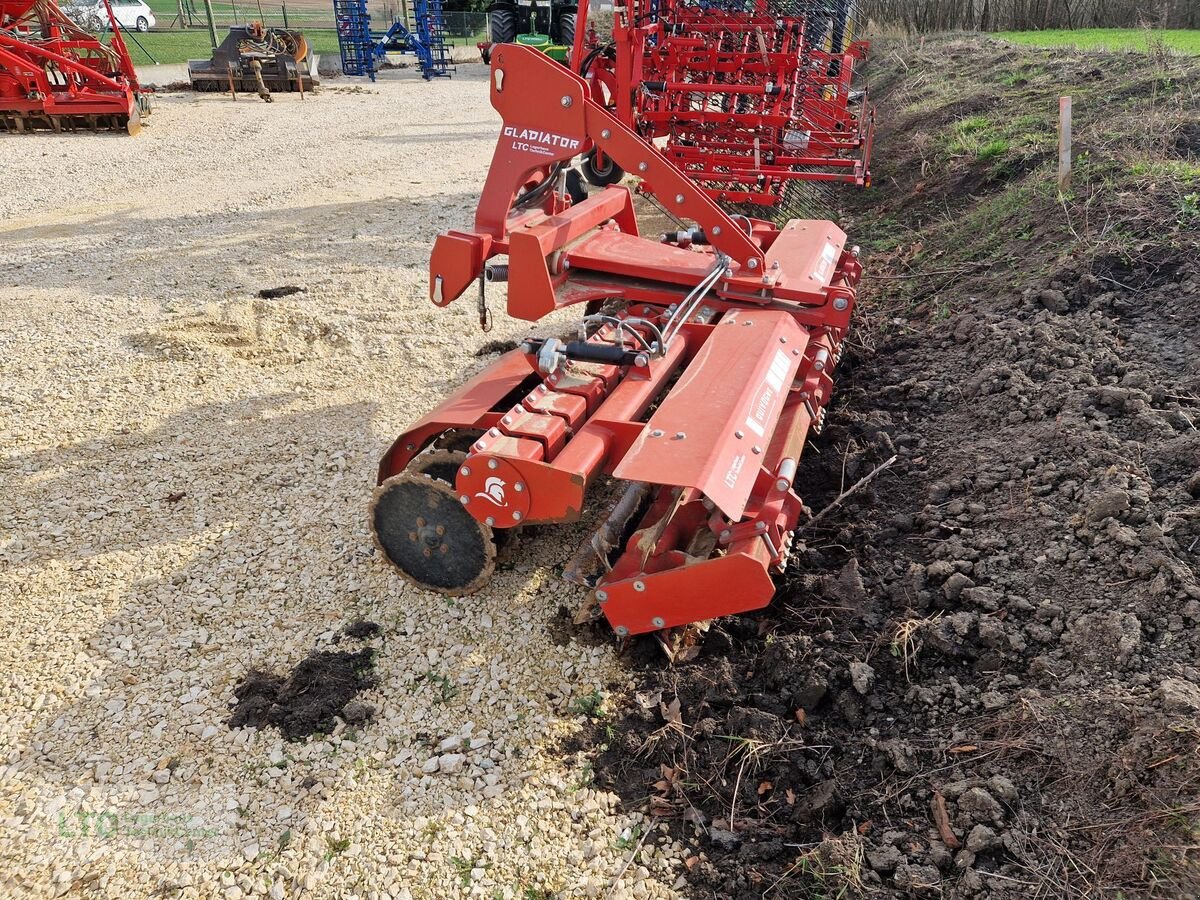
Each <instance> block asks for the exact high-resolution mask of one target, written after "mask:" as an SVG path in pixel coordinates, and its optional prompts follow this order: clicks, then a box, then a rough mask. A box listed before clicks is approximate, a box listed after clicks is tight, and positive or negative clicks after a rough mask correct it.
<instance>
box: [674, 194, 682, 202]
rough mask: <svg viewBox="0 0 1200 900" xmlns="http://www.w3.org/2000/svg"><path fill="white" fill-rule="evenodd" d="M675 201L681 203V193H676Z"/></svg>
mask: <svg viewBox="0 0 1200 900" xmlns="http://www.w3.org/2000/svg"><path fill="white" fill-rule="evenodd" d="M675 202H676V203H682V202H683V194H676V195H675Z"/></svg>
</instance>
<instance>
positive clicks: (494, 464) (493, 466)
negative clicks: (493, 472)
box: [488, 459, 500, 469]
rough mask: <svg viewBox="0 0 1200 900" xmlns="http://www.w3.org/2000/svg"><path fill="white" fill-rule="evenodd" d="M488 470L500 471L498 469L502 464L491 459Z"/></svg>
mask: <svg viewBox="0 0 1200 900" xmlns="http://www.w3.org/2000/svg"><path fill="white" fill-rule="evenodd" d="M488 468H489V469H498V468H500V463H498V462H496V460H494V459H489V460H488Z"/></svg>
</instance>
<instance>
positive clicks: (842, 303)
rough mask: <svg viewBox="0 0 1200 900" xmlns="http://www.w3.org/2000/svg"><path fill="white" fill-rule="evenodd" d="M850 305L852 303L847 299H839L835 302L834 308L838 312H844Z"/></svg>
mask: <svg viewBox="0 0 1200 900" xmlns="http://www.w3.org/2000/svg"><path fill="white" fill-rule="evenodd" d="M849 305H850V301H849V300H847V299H846V298H845V297H837V298H836V299H834V301H833V308H834V309H836V310H843V309H845V308H846V307H847V306H849Z"/></svg>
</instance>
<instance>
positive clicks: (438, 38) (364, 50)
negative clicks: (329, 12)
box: [333, 0, 454, 81]
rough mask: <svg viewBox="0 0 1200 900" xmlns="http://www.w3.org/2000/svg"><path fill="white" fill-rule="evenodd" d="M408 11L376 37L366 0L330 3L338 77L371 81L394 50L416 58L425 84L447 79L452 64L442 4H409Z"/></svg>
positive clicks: (434, 0) (418, 0) (424, 0)
mask: <svg viewBox="0 0 1200 900" xmlns="http://www.w3.org/2000/svg"><path fill="white" fill-rule="evenodd" d="M408 9H409V7H408V6H407V5H406V6H405V10H406V13H405V16H406V19H405V20H403V21H402V20H400V19H396V20H395V21H393V22H392V24H391V26H390V27H389V28H388V30H387V31H386V32H382V33H378V32H374V31H372V30H371V13H370V11H369V10H368V9H367V0H333V14H334V18H335V20H336V21H337V32H338V47H339V49H340V50H341V55H342V73H343V74H345V75H366V76H368V77H370V79H371V80H372V81H374V80H375V72H376V70H377V69H378V68H379V66H380V64H381V63H382V62H383V60H384V58H385V56H386V54H387V53H388V52H389V51H396V50H398V51H399V52H401V53H412V54H413V55H414V56H416V58H417V63H418V64H419V65H420V67H421V75H422V76H423V77H424V78H425V80H426V81H429V80H430V79H433V78H443V77H445V78H449V77H450V76H451V73H453V71H454V64H453V62H452V61H451V58H450V48H449V47H447V46H446V21H445V16H444V14H443V12H442V0H413V2H412V6H411V13H410V12H407V10H408Z"/></svg>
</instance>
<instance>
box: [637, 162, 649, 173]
mask: <svg viewBox="0 0 1200 900" xmlns="http://www.w3.org/2000/svg"><path fill="white" fill-rule="evenodd" d="M649 168H650V163H646V162H640V163H638V171H639V172H645V171H646V170H647V169H649Z"/></svg>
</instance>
